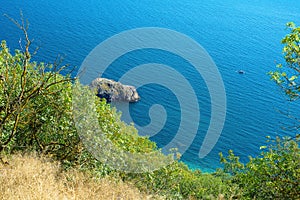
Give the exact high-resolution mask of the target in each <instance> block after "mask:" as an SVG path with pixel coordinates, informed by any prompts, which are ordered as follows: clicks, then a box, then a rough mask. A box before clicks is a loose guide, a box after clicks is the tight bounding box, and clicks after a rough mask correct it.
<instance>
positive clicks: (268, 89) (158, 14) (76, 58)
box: [0, 0, 300, 171]
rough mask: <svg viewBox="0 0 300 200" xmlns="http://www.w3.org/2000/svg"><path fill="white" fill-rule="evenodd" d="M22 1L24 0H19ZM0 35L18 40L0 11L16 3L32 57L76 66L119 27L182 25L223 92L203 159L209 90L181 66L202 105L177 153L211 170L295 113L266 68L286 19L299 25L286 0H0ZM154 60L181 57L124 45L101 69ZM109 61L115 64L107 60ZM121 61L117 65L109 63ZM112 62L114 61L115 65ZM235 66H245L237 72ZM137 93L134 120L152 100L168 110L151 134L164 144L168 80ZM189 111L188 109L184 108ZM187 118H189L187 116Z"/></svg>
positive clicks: (177, 63)
mask: <svg viewBox="0 0 300 200" xmlns="http://www.w3.org/2000/svg"><path fill="white" fill-rule="evenodd" d="M25 2H26V3H25ZM0 5H1V6H0V14H1V17H0V38H1V40H6V41H7V42H8V45H9V46H10V48H11V49H15V48H19V44H18V42H19V38H20V37H21V36H22V34H21V32H20V31H19V30H17V28H16V27H15V26H14V25H13V24H12V23H11V22H10V21H9V20H7V19H6V18H5V17H2V14H4V13H6V14H9V15H10V16H11V17H13V18H16V19H18V17H19V9H22V10H23V13H24V15H25V16H26V18H28V20H29V21H30V24H31V25H30V30H29V33H30V35H31V37H32V38H34V39H35V45H38V46H41V50H40V51H39V54H38V55H37V56H36V57H35V59H36V60H39V61H44V62H53V61H54V60H55V57H56V55H58V54H61V55H64V56H65V62H66V63H70V64H71V65H75V66H80V65H81V63H82V62H83V60H84V58H85V57H86V56H87V55H88V53H89V52H90V51H91V50H92V49H93V48H94V47H95V46H96V45H98V44H99V43H100V42H102V41H104V40H105V39H107V38H108V37H111V36H113V35H114V34H117V33H119V32H122V31H125V30H128V29H133V28H139V27H163V28H169V29H173V30H175V31H178V32H181V33H184V34H186V35H188V36H190V37H191V38H193V39H194V40H196V41H197V42H198V43H200V44H201V45H202V46H203V47H204V48H205V49H206V50H207V51H208V53H209V54H210V55H211V57H212V58H213V60H214V61H215V63H216V65H217V66H218V68H219V71H220V73H221V75H222V78H223V80H224V84H225V88H226V93H227V103H228V105H227V106H228V109H227V117H226V123H225V126H224V130H223V132H222V135H221V137H220V139H219V141H218V143H217V145H216V146H215V148H214V149H213V151H212V152H211V153H210V154H209V155H208V156H206V157H205V158H204V159H199V158H198V151H199V148H200V145H201V143H202V140H203V137H204V136H205V134H206V131H207V128H208V124H209V122H210V98H209V94H208V91H207V88H206V86H205V83H204V82H203V80H201V79H200V80H199V77H197V76H195V74H194V73H188V72H183V74H184V76H185V77H186V79H187V80H189V81H190V82H192V83H197V84H198V86H199V87H195V88H194V89H195V93H196V94H197V96H198V99H199V100H198V101H199V105H200V107H201V121H200V126H199V131H198V134H197V136H196V138H195V140H194V142H193V144H192V145H191V146H190V148H189V150H188V151H187V152H186V153H185V154H184V155H183V158H182V160H183V161H184V162H186V163H187V164H188V165H189V166H191V167H193V168H200V169H202V170H204V171H211V170H214V169H215V168H217V167H219V166H220V164H219V157H218V153H219V152H220V151H223V152H227V150H228V149H233V150H234V151H235V152H236V154H237V155H240V156H241V158H242V160H243V161H246V160H247V156H248V155H256V154H258V153H259V146H261V145H263V144H265V136H267V135H271V136H276V135H283V134H294V133H287V132H285V131H283V130H282V129H281V128H280V127H281V126H284V127H286V126H289V125H292V124H293V121H292V120H288V119H286V118H285V117H284V116H283V115H281V114H280V113H279V112H278V110H281V111H291V112H293V113H295V114H298V113H299V111H300V109H299V104H298V106H297V104H296V103H294V104H290V103H286V101H285V97H284V96H283V95H282V93H281V92H280V90H279V89H278V88H277V87H276V86H275V85H274V84H273V83H272V82H271V81H270V80H269V77H268V76H267V75H266V73H267V72H268V71H270V70H272V69H274V66H275V63H276V62H281V61H282V58H281V57H282V56H281V48H282V46H281V44H280V40H281V38H282V37H283V36H284V35H285V34H286V33H287V31H286V30H285V23H286V22H289V21H294V22H295V23H296V24H298V25H300V4H299V2H298V1H297V0H291V1H289V2H287V1H284V0H282V1H278V0H273V1H233V0H228V1H221V0H215V1H203V2H200V1H196V0H189V1H185V0H180V1H179V0H164V1H127V0H122V1H119V0H115V1H101V0H88V1H79V0H72V1H71V0H64V1H56V0H53V1H46V0H39V1H37V0H30V1H21V0H20V1H14V0H13V1H1V4H0ZM149 62H157V63H163V64H167V65H169V66H172V67H174V68H176V69H177V70H178V71H180V70H181V69H183V68H185V67H188V65H189V64H188V63H187V62H186V61H185V60H183V59H182V58H180V57H177V56H176V55H173V54H170V53H167V52H161V51H157V50H153V49H148V50H144V51H136V52H131V53H129V54H126V55H124V56H122V57H121V58H119V59H117V60H116V61H115V62H114V63H112V65H111V67H110V68H109V69H108V70H107V71H106V72H105V73H104V76H106V77H109V78H112V79H115V80H118V79H119V78H120V77H121V76H122V73H124V72H126V70H129V69H131V68H133V67H134V66H137V65H139V64H144V63H149ZM114 66H115V67H114ZM116 66H122V70H117V71H116V70H114V69H115V68H116ZM118 69H119V68H118ZM239 69H242V70H244V71H246V74H244V75H240V74H238V73H236V71H237V70H239ZM139 93H140V95H141V96H142V100H141V101H140V102H139V103H137V104H134V105H132V106H131V111H132V115H133V118H134V119H135V123H137V124H139V125H140V126H144V125H147V123H149V121H150V119H149V116H148V110H149V107H150V106H151V105H153V104H156V103H159V104H161V105H163V106H165V107H166V111H167V112H168V115H169V118H168V120H167V124H166V125H165V127H164V129H163V130H162V131H161V132H160V133H159V134H157V135H156V136H154V137H152V139H153V140H154V141H156V142H158V145H159V146H160V147H162V146H164V145H166V144H167V143H168V141H169V140H170V138H172V133H174V132H176V130H177V129H178V124H179V122H180V109H179V104H178V101H177V99H176V96H175V95H174V94H172V93H171V92H170V91H169V90H168V89H167V88H164V87H161V86H158V85H145V86H144V87H142V88H139ZM191 112H193V110H192V109H191ZM191 120H192V119H191Z"/></svg>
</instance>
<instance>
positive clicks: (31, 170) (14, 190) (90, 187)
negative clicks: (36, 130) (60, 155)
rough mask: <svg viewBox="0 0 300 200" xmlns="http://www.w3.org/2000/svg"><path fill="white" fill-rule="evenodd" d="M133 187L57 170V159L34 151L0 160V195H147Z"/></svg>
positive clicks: (10, 199)
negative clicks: (3, 162)
mask: <svg viewBox="0 0 300 200" xmlns="http://www.w3.org/2000/svg"><path fill="white" fill-rule="evenodd" d="M148 198H150V197H149V196H148V197H147V196H146V195H144V194H142V193H140V192H139V191H138V189H136V188H135V187H133V186H131V185H129V184H126V183H123V182H121V181H119V182H116V181H114V180H112V179H109V178H106V179H102V180H94V179H92V178H91V177H89V176H87V175H86V174H84V173H82V172H78V171H69V172H61V170H60V167H59V163H57V162H49V161H47V159H45V158H38V157H37V156H35V155H25V156H21V155H13V156H12V157H11V158H9V159H8V164H0V199H1V200H2V199H3V200H4V199H5V200H15V199H30V200H32V199H51V200H52V199H78V200H81V199H89V200H90V199H97V200H98V199H104V200H105V199H109V200H111V199H118V200H121V199H134V200H135V199H148Z"/></svg>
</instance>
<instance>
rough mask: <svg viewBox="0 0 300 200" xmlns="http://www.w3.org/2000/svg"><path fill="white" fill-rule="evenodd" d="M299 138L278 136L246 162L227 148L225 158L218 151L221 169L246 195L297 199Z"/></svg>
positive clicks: (298, 196)
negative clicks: (227, 153) (222, 166)
mask: <svg viewBox="0 0 300 200" xmlns="http://www.w3.org/2000/svg"><path fill="white" fill-rule="evenodd" d="M299 139H300V137H299V136H297V137H296V138H295V139H286V138H285V139H282V140H281V139H280V138H278V137H277V138H276V140H275V141H272V143H271V144H270V145H269V146H268V147H261V148H263V149H264V148H268V149H267V150H266V151H262V153H261V154H260V156H258V157H255V158H252V157H250V161H249V162H248V163H246V164H245V165H244V164H242V163H240V162H239V160H238V157H237V156H235V155H234V154H233V152H232V151H229V155H228V157H227V158H225V157H223V155H222V154H221V162H222V163H224V170H225V172H227V173H230V174H231V175H232V178H231V179H230V184H231V185H232V187H234V186H237V187H238V188H239V189H240V191H241V195H242V198H245V199H254V198H256V199H299V198H300V151H299Z"/></svg>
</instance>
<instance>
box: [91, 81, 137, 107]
mask: <svg viewBox="0 0 300 200" xmlns="http://www.w3.org/2000/svg"><path fill="white" fill-rule="evenodd" d="M90 87H91V88H92V89H95V90H96V92H97V96H98V97H100V98H105V99H106V101H107V102H120V101H126V102H137V101H138V100H139V99H140V96H139V94H138V93H137V91H136V88H135V87H134V86H130V85H123V84H121V83H120V82H116V81H113V80H110V79H106V78H96V79H95V80H93V81H92V83H91V84H90Z"/></svg>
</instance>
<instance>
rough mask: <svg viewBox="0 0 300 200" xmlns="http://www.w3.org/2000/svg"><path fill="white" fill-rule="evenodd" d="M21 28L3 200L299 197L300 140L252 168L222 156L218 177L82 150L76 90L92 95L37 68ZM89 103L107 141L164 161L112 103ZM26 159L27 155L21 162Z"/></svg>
mask: <svg viewBox="0 0 300 200" xmlns="http://www.w3.org/2000/svg"><path fill="white" fill-rule="evenodd" d="M15 22H16V21H15ZM16 24H17V25H18V26H19V28H20V29H21V30H22V31H23V32H24V35H25V41H26V43H25V44H24V48H23V49H24V51H20V50H15V52H14V54H12V53H11V52H10V50H9V48H8V47H7V44H6V42H5V41H3V42H2V43H1V49H0V153H1V154H0V155H1V162H2V164H1V166H0V170H1V174H0V182H1V184H0V196H1V197H3V199H15V198H20V199H31V197H32V198H33V197H36V198H37V199H43V198H46V199H47V198H49V197H50V196H52V197H53V196H54V197H57V198H58V199H63V198H64V197H66V198H70V199H90V198H96V196H97V195H100V197H101V198H100V199H119V198H123V199H139V198H141V199H144V198H146V197H147V198H148V197H149V198H150V197H151V198H163V199H253V198H256V199H299V198H300V192H299V191H300V163H299V160H300V156H299V137H298V135H296V136H295V137H294V138H286V139H283V140H282V139H279V138H278V139H276V140H275V141H270V144H269V145H268V146H267V147H266V148H265V149H263V150H262V153H261V155H259V156H258V157H256V158H250V161H249V163H246V164H242V163H240V162H239V159H238V157H236V156H235V155H234V154H233V152H231V151H230V152H229V155H228V156H227V157H224V156H223V155H221V162H223V163H224V169H219V170H217V171H216V172H215V173H212V174H204V173H202V172H201V171H199V170H196V171H192V170H190V169H189V168H188V167H187V166H186V165H185V164H184V163H182V162H180V161H179V160H175V161H174V162H173V163H172V164H169V165H167V166H165V167H162V168H160V169H158V170H156V171H154V172H145V173H125V172H122V171H116V170H114V169H111V168H110V167H108V166H107V165H106V164H105V163H102V162H100V161H99V160H97V159H95V158H94V157H93V155H91V153H90V152H89V151H88V150H87V148H86V147H85V146H84V145H83V143H82V142H81V140H80V138H79V136H78V133H77V131H76V128H75V124H74V121H73V115H72V111H73V108H72V87H73V86H76V87H77V88H78V89H80V90H86V91H87V93H88V91H89V89H88V88H87V87H85V86H82V85H80V83H78V82H77V81H76V80H74V79H72V78H71V77H70V75H66V76H63V75H61V71H62V70H66V69H68V68H67V67H66V66H59V63H55V64H45V63H37V62H34V61H32V53H30V45H31V40H30V39H29V37H28V35H27V26H26V23H24V22H23V23H20V24H19V23H18V22H16ZM296 34H298V36H300V35H299V32H298V33H296ZM298 52H299V48H298ZM298 56H299V54H298ZM299 57H300V56H299ZM299 57H298V59H299ZM298 64H299V62H298ZM68 74H70V73H68ZM299 91H300V89H299ZM90 98H91V100H92V101H93V102H95V104H96V106H97V109H96V111H95V112H96V114H97V117H98V123H99V126H100V128H101V130H102V132H103V134H105V135H106V136H107V137H108V138H109V139H110V140H111V141H112V142H113V143H114V144H115V145H116V146H118V147H119V148H121V149H123V150H126V151H130V152H157V154H155V155H158V156H162V157H163V156H164V155H162V154H160V153H159V149H158V148H157V146H156V144H155V143H154V142H152V141H150V140H149V139H148V138H147V137H141V136H139V135H138V132H137V130H136V129H135V128H134V126H133V125H127V124H125V123H124V122H122V121H121V120H120V113H117V111H116V110H115V109H114V108H112V107H111V106H110V104H107V103H106V102H105V100H101V99H99V98H98V97H97V96H96V95H93V96H91V97H90ZM20 152H21V153H22V154H24V153H25V154H26V155H27V156H25V157H23V156H20ZM28 153H29V156H28ZM103 153H104V154H105V153H107V152H103ZM32 155H35V156H32ZM45 159H46V160H47V159H50V160H51V163H49V162H45ZM155 159H156V158H153V162H155ZM149 162H152V161H151V160H150V161H149ZM112 180H113V181H112ZM111 181H112V182H111ZM21 194H22V195H23V196H21ZM114 195H116V196H114Z"/></svg>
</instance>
